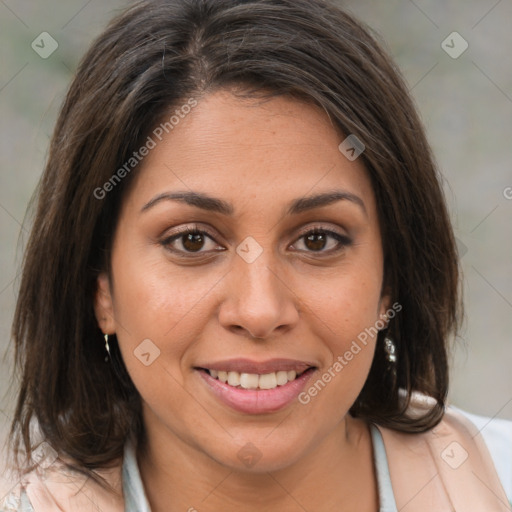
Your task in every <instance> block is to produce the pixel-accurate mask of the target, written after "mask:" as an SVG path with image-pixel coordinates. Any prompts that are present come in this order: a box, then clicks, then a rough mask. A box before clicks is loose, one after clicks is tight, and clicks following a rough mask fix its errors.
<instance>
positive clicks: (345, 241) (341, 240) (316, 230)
mask: <svg viewBox="0 0 512 512" xmlns="http://www.w3.org/2000/svg"><path fill="white" fill-rule="evenodd" d="M189 234H193V235H203V236H204V235H206V237H207V238H209V239H211V240H212V241H214V242H215V243H217V242H216V240H215V238H214V236H213V234H211V233H210V232H209V231H207V230H205V229H199V228H198V227H197V226H194V227H192V228H190V227H187V228H185V229H182V230H181V231H178V232H176V233H173V234H172V235H171V236H168V237H166V238H165V239H163V240H162V241H161V242H160V244H161V245H162V246H164V247H165V248H166V249H167V250H169V251H170V252H173V253H175V254H179V255H181V256H185V257H188V258H194V257H198V256H200V255H204V254H205V253H207V252H209V251H202V250H199V251H195V252H194V251H183V250H179V249H174V248H172V247H171V246H170V245H171V244H172V242H174V241H176V240H179V239H180V238H182V237H184V236H185V235H189ZM315 234H322V235H327V236H328V237H331V238H334V239H335V240H336V241H337V242H338V247H336V248H334V249H329V250H323V249H322V250H319V251H308V250H302V249H300V250H299V251H298V252H307V253H310V254H315V255H321V254H327V255H331V254H333V253H336V252H340V251H341V250H343V249H344V248H345V247H347V246H349V245H350V244H351V243H352V241H351V240H350V238H349V237H347V236H346V235H342V234H340V233H337V232H336V231H332V230H330V229H326V228H322V227H316V226H315V227H313V228H311V229H309V230H307V231H304V232H303V233H301V234H300V235H299V237H298V238H297V239H296V241H295V242H294V244H295V243H297V241H299V240H301V239H304V238H306V237H307V236H309V235H315ZM223 250H224V249H223ZM223 250H216V251H215V252H222V251H223Z"/></svg>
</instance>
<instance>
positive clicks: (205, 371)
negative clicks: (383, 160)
mask: <svg viewBox="0 0 512 512" xmlns="http://www.w3.org/2000/svg"><path fill="white" fill-rule="evenodd" d="M153 138H154V139H155V141H156V146H155V147H154V148H153V149H151V150H150V151H149V154H148V155H147V156H146V157H145V158H144V160H143V161H142V167H141V169H140V170H139V171H138V175H137V176H136V177H134V178H135V180H134V182H133V184H132V185H133V186H132V187H131V188H130V189H129V192H128V193H127V195H126V197H125V199H124V202H123V207H122V211H121V214H120V218H119V223H118V226H117V230H116V233H115V238H114V242H113V250H112V274H111V275H110V276H107V275H105V274H102V275H101V276H100V278H99V279H98V285H99V286H98V293H97V296H96V303H95V306H96V313H97V317H98V321H99V324H100V326H101V327H102V329H103V330H104V332H107V333H114V332H115V333H116V334H117V338H118V341H119V346H120V350H121V353H122V356H123V359H124V361H125V364H126V367H127V369H128V372H129V374H130V376H131V378H132V380H133V382H134V384H135V386H136V387H137V389H138V391H139V392H140V395H141V397H142V401H143V416H144V423H145V427H146V429H147V433H148V439H149V440H150V443H151V440H152V439H153V440H158V442H159V446H164V445H165V446H167V447H169V448H171V447H173V448H174V450H175V452H176V453H177V452H179V451H180V450H181V451H182V452H188V453H189V454H190V453H195V454H196V455H198V456H200V457H203V458H204V457H206V458H207V460H209V461H210V462H213V461H216V462H217V463H220V464H222V465H224V466H228V467H231V468H239V469H244V468H245V469H246V470H247V469H249V470H252V471H266V470H270V469H277V468H283V467H286V466H287V465H290V464H292V463H293V462H295V461H298V460H299V459H300V458H301V457H303V456H305V455H306V454H307V453H308V451H310V450H312V449H313V448H318V447H319V446H320V445H321V444H322V443H324V444H325V443H328V440H329V439H330V438H331V437H332V436H333V435H335V433H336V432H339V431H340V430H339V429H340V428H341V426H342V425H343V423H344V417H345V415H346V414H347V411H348V410H349V408H350V407H351V405H352V404H353V402H354V401H355V399H356V397H357V396H358V394H359V392H360V391H361V388H362V387H363V384H364V382H365V380H366V377H367V375H368V372H369V368H370V365H371V361H372V357H373V353H374V348H375V341H376V337H372V336H368V337H367V342H366V344H363V343H361V342H360V341H358V336H359V335H360V334H361V333H362V332H364V331H365V329H368V328H370V327H373V326H374V325H375V324H376V322H378V320H379V319H380V318H381V315H383V314H384V313H385V312H386V310H387V308H388V307H389V298H388V297H387V296H386V297H384V296H382V295H381V286H382V280H383V255H382V248H381V238H380V234H379V228H378V218H377V212H376V205H375V198H374V195H373V191H372V187H371V184H370V180H369V178H368V175H367V172H366V171H365V168H364V167H363V164H362V163H361V160H360V159H356V160H354V161H350V160H349V159H347V158H346V157H345V156H344V154H343V153H342V152H340V150H339V149H338V146H339V144H340V143H341V142H342V141H343V139H344V138H345V136H342V135H341V134H340V133H339V132H338V131H337V130H336V129H335V128H334V127H333V126H332V124H331V123H330V121H329V119H328V117H327V115H326V113H325V112H324V111H323V110H321V109H320V108H317V107H314V106H311V105H306V104H303V103H300V102H298V101H297V100H292V99H287V98H284V97H281V98H275V99H272V100H269V101H267V102H261V101H259V102H258V101H257V100H242V99H237V98H236V97H234V96H233V95H231V94H230V93H229V92H227V91H221V92H217V93H215V94H211V95H209V96H207V97H205V98H204V99H202V100H201V101H200V102H199V103H198V105H197V106H196V107H195V108H193V109H192V111H191V112H190V113H189V114H188V115H186V116H185V117H183V118H182V119H180V121H179V123H178V124H176V125H175V126H174V128H173V129H172V130H169V133H165V131H164V132H163V137H162V140H161V141H159V140H158V139H157V138H155V137H153ZM104 200H108V197H107V198H106V199H104ZM187 233H188V234H187ZM378 323H379V324H381V322H378ZM295 374H296V375H295ZM226 378H227V379H228V380H227V382H223V381H225V380H226ZM315 383H316V384H315ZM249 461H250V462H249Z"/></svg>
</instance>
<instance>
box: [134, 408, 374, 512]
mask: <svg viewBox="0 0 512 512" xmlns="http://www.w3.org/2000/svg"><path fill="white" fill-rule="evenodd" d="M151 434H152V433H151V432H148V435H147V441H146V442H145V443H143V444H141V445H140V446H139V449H138V462H139V469H140V472H141V477H142V480H143V483H144V487H145V490H146V494H147V496H148V499H149V502H150V506H151V510H152V511H153V512H164V511H165V512H178V511H180V512H183V511H189V512H194V511H197V512H215V511H218V510H223V511H225V512H235V511H236V512H239V511H240V510H244V512H256V511H257V512H261V511H269V512H270V511H274V510H279V511H282V512H299V511H300V512H303V511H304V510H315V511H318V512H324V511H325V512H327V511H331V510H337V511H342V510H358V511H360V512H375V511H376V510H378V492H377V485H376V476H375V472H374V466H373V450H372V443H371V436H370V432H369V428H368V426H367V425H366V424H365V423H364V422H362V421H361V420H355V419H353V418H351V417H350V416H347V417H346V418H345V419H344V420H343V421H342V422H341V423H340V424H339V425H338V426H337V428H336V429H335V430H334V431H333V432H331V433H330V434H329V435H328V436H326V437H325V438H324V439H323V441H322V442H321V443H320V444H319V445H318V446H315V447H314V448H312V449H311V450H310V451H309V452H308V453H306V454H304V455H303V456H302V457H301V458H300V459H299V460H297V461H296V462H294V463H292V464H290V465H289V466H287V467H285V468H280V469H277V470H275V471H272V470H271V471H260V472H255V471H254V470H252V471H239V470H236V469H233V468H230V467H228V466H225V465H223V464H220V463H219V462H217V461H215V460H213V459H212V458H210V457H209V456H208V455H206V454H205V453H204V452H202V451H199V450H198V449H197V448H195V447H191V446H190V445H188V444H186V443H184V442H182V441H181V440H179V439H177V438H175V437H173V436H171V437H169V432H168V431H167V433H166V434H167V437H164V436H163V435H151ZM155 434H157V433H156V432H155ZM255 468H256V466H255Z"/></svg>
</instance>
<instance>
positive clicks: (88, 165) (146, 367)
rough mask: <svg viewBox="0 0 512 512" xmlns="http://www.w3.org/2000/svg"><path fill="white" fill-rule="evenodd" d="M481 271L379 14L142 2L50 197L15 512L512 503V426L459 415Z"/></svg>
mask: <svg viewBox="0 0 512 512" xmlns="http://www.w3.org/2000/svg"><path fill="white" fill-rule="evenodd" d="M457 265H458V263H457V254H456V249H455V244H454V237H453V233H452V230H451V226H450V222H449V217H448V214H447V210H446V206H445V203H444V198H443V195H442V191H441V187H440V184H439V177H438V173H437V171H436V169H435V166H434V163H433V160H432V157H431V154H430V150H429V147H428V144H427V142H426V140H425V136H424V133H423V129H422V126H421V124H420V122H419V120H418V117H417V115H416V113H415V110H414V107H413V105H412V102H411V100H410V98H409V96H408V93H407V89H406V87H405V85H404V83H403V81H402V79H401V78H400V75H399V74H398V72H397V71H396V69H395V68H394V65H393V64H392V63H391V62H390V60H389V58H388V57H387V56H386V54H385V53H384V52H383V50H382V49H381V48H380V47H379V46H378V45H377V43H376V42H375V41H374V39H373V38H372V37H371V36H370V35H369V33H368V31H367V30H366V29H365V28H364V27H362V26H361V24H360V23H358V22H356V21H355V20H354V19H352V18H351V17H350V16H348V15H347V14H346V13H344V12H342V11H340V10H338V9H337V8H335V7H333V6H332V5H330V4H328V3H324V2H323V1H322V0H314V1H311V0H309V1H306V0H279V1H277V2H275V1H272V2H271V1H270V0H255V1H252V2H247V1H243V0H174V1H171V0H166V1H164V0H150V1H143V2H140V3H137V4H135V5H134V6H133V7H131V8H129V9H128V10H127V11H126V12H125V13H124V14H122V15H121V16H120V17H119V18H118V19H116V20H114V21H113V22H112V23H111V24H110V25H109V27H108V28H107V30H106V31H105V32H104V33H103V34H102V35H101V36H100V37H99V38H98V40H97V41H96V42H95V43H94V44H93V45H92V47H91V49H90V50H89V52H88V53H87V55H86V56H85V58H84V60H83V62H82V63H81V65H80V68H79V70H78V72H77V75H76V77H75V79H74V80H73V83H72V85H71V88H70V90H69V93H68V95H67V98H66V100H65V103H64V106H63V108H62V111H61V114H60V117H59V119H58V122H57V126H56V129H55V134H54V136H53V139H52V143H51V148H50V155H49V160H48V164H47V167H46V170H45V173H44V175H43V179H42V182H41V185H40V188H39V191H38V203H37V211H36V216H35V221H34V226H33V229H32V236H31V239H30V242H29V244H28V247H27V253H26V259H25V263H24V268H23V279H22V283H21V290H20V294H19V299H18V305H17V310H16V315H15V319H14V330H13V332H14V338H15V341H16V350H17V363H18V367H19V369H20V370H21V374H22V381H21V388H20V393H19V398H18V405H17V410H16V416H15V419H14V422H13V427H12V440H13V446H14V448H15V451H16V453H17V455H18V460H19V464H20V466H21V467H27V466H28V468H29V471H28V472H26V473H24V474H23V476H22V477H21V478H20V485H19V486H18V489H17V490H16V491H15V492H14V493H12V494H11V495H10V496H9V497H8V498H7V500H6V503H5V505H4V510H36V511H38V510H44V511H53V510H102V511H105V510H116V511H118V510H119V511H121V510H127V511H149V510H152V511H153V512H160V511H171V512H173V511H178V510H189V511H194V510H198V511H201V512H202V511H218V510H227V511H230V510H240V509H242V510H245V511H256V510H258V511H261V510H266V511H274V510H279V511H283V510H284V511H290V512H291V511H299V510H308V511H313V510H314V511H331V510H358V511H364V512H370V511H372V512H375V511H377V510H380V511H386V512H388V511H395V510H401V511H403V510H405V511H409V510H414V511H415V512H418V511H423V510H445V509H446V510H452V509H457V510H465V511H469V510H480V511H481V510H509V506H508V504H507V503H508V501H509V500H510V499H511V498H512V490H511V489H512V481H508V480H507V476H506V473H505V471H502V470H500V468H501V467H502V465H503V466H506V465H507V464H509V462H510V459H509V458H507V452H506V450H507V449H508V444H506V443H507V441H506V440H507V439H510V437H511V436H512V429H511V426H510V423H509V422H499V421H492V422H491V424H490V426H488V428H485V429H483V430H482V434H483V435H484V437H485V441H486V442H487V445H486V444H485V442H484V439H483V438H482V435H480V433H479V429H482V428H483V427H484V425H485V422H486V421H488V420H487V419H483V420H482V419H479V418H478V417H472V419H473V420H474V421H476V422H477V423H478V422H480V424H479V425H478V427H475V425H474V424H473V423H471V422H470V421H469V419H468V418H467V415H464V414H461V413H460V412H456V411H454V410H452V409H451V408H450V409H447V408H446V403H445V402H446V396H447V387H448V375H447V349H448V344H449V340H450V337H451V336H452V335H453V333H454V332H456V330H457V327H458V324H459V320H460V317H461V306H460V303H459V290H458V288H459V276H458V268H457ZM507 436H508V437H507ZM489 449H490V450H491V452H492V455H491V453H489ZM507 493H508V497H507ZM23 507H25V508H23Z"/></svg>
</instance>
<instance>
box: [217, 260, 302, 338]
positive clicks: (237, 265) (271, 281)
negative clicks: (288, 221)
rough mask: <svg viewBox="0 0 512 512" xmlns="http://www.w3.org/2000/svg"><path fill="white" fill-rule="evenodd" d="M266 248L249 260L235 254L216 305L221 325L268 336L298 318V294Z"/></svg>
mask: <svg viewBox="0 0 512 512" xmlns="http://www.w3.org/2000/svg"><path fill="white" fill-rule="evenodd" d="M268 252H269V251H268V250H267V251H264V252H263V253H262V254H261V255H260V256H259V257H258V258H257V259H256V260H255V261H253V262H252V263H247V262H246V261H244V260H243V259H242V258H240V257H238V256H235V261H234V263H233V268H232V269H231V272H229V273H228V275H227V276H226V288H225V298H224V301H223V302H222V304H221V306H220V309H219V321H220V323H221V325H222V326H223V327H225V328H226V329H228V330H230V331H232V332H235V333H238V334H240V333H242V334H245V335H247V336H250V337H252V338H258V339H267V338H270V337H272V335H274V334H276V333H277V332H280V333H281V334H282V333H284V332H286V331H288V330H290V329H292V328H293V327H294V326H295V325H296V324H297V322H298V320H299V308H298V305H299V300H298V297H297V296H296V295H295V294H294V293H293V290H292V289H291V287H290V285H289V283H286V281H285V279H284V276H283V275H282V272H279V271H278V270H277V268H278V267H277V266H276V265H275V264H274V263H273V262H272V261H271V258H270V257H267V256H266V253H268Z"/></svg>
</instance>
